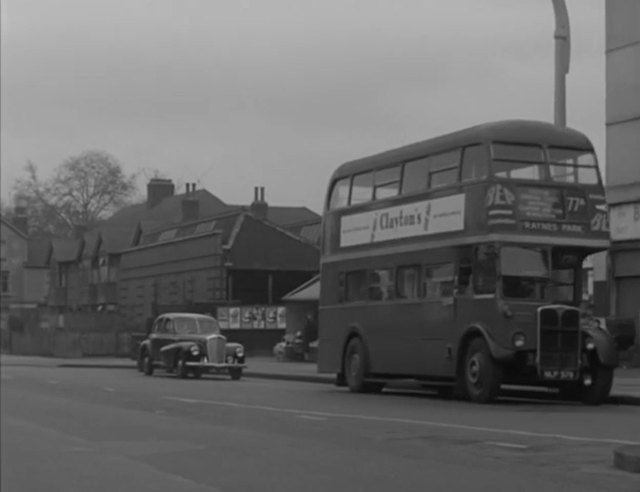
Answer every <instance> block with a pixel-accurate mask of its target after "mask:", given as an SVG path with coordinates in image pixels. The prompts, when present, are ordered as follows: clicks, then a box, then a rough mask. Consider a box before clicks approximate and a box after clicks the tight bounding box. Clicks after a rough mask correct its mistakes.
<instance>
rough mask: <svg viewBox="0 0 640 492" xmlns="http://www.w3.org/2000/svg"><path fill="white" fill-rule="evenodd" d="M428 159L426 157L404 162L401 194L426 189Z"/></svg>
mask: <svg viewBox="0 0 640 492" xmlns="http://www.w3.org/2000/svg"><path fill="white" fill-rule="evenodd" d="M428 178H429V161H428V159H427V158H426V157H423V158H422V159H418V160H415V161H409V162H406V163H405V164H404V173H403V175H402V194H403V195H406V194H409V193H415V192H418V191H424V190H426V189H427V184H428Z"/></svg>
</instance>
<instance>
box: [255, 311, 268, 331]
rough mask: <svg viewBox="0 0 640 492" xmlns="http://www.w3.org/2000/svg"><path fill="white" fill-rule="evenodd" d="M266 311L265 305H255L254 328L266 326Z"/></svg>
mask: <svg viewBox="0 0 640 492" xmlns="http://www.w3.org/2000/svg"><path fill="white" fill-rule="evenodd" d="M265 311H266V309H265V307H264V306H254V307H253V328H264V327H265Z"/></svg>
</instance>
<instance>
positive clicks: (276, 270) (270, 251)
mask: <svg viewBox="0 0 640 492" xmlns="http://www.w3.org/2000/svg"><path fill="white" fill-rule="evenodd" d="M314 224H315V225H316V226H319V216H318V215H317V214H315V213H314V212H312V211H311V210H309V209H307V208H306V207H270V206H269V205H268V204H267V202H266V201H265V200H264V188H262V189H259V188H255V189H254V201H253V202H252V203H251V204H250V205H248V206H239V205H227V204H225V203H224V202H222V201H221V200H220V199H218V198H217V197H216V196H215V195H213V194H211V193H210V192H208V191H207V190H196V187H195V185H194V184H191V183H189V184H187V186H186V191H185V193H183V194H179V195H176V194H175V187H174V185H173V182H172V181H171V180H165V179H152V180H151V181H150V182H149V184H148V186H147V199H146V201H145V202H144V203H140V204H135V205H131V206H129V207H125V208H123V209H122V210H120V211H118V212H117V213H115V214H114V215H113V216H112V217H110V218H109V219H107V220H105V221H103V222H101V223H100V224H99V225H98V226H97V227H95V228H94V229H92V230H90V231H83V230H82V228H78V230H77V231H76V234H75V237H73V238H65V239H60V238H56V239H54V240H52V241H51V242H50V250H49V256H48V258H49V262H48V265H49V267H50V272H51V292H50V295H49V305H50V306H51V307H52V308H53V309H54V311H56V312H58V313H65V312H74V313H75V312H103V311H104V312H112V313H117V314H118V315H119V316H120V318H121V324H122V326H121V327H120V328H121V329H125V330H128V331H141V330H143V329H144V327H145V325H146V323H148V322H149V319H150V318H152V317H154V316H156V315H157V314H159V313H161V312H167V311H169V310H171V311H176V310H189V311H195V312H210V313H212V314H214V313H218V309H219V308H222V307H224V308H227V311H226V312H224V309H222V310H220V313H219V314H220V315H222V316H223V317H225V316H227V317H229V316H230V314H229V313H231V314H233V315H234V316H235V314H234V313H236V312H237V313H240V312H241V311H242V310H245V311H246V313H245V312H244V311H242V313H243V315H242V319H243V320H247V319H252V320H253V319H254V318H256V316H255V315H253V314H251V315H250V314H247V313H248V312H249V311H248V310H249V307H251V309H253V310H256V309H258V307H257V306H260V309H262V310H263V315H262V318H263V324H265V325H266V314H265V313H266V310H267V307H269V313H270V316H269V319H270V320H273V319H274V315H273V313H272V311H273V310H274V309H276V311H277V308H278V306H277V303H278V301H279V299H280V298H281V297H282V296H283V295H284V294H286V293H287V292H289V291H290V290H291V289H293V288H294V287H296V286H297V285H299V284H301V283H302V282H304V281H306V280H308V279H309V278H310V277H311V276H313V275H314V274H316V273H317V272H318V269H319V250H318V247H317V243H316V242H315V241H314V240H309V239H307V238H305V237H303V236H301V235H300V234H298V232H300V231H301V230H302V229H303V228H304V227H306V226H308V225H311V226H312V227H313V225H314ZM236 317H240V315H239V314H238V316H236ZM94 318H95V317H94ZM234 319H235V318H234ZM278 319H280V320H281V323H280V325H283V324H284V319H285V318H284V311H282V313H281V316H280V318H278ZM247 323H248V322H247ZM251 323H253V324H256V325H257V324H259V321H257V320H256V321H255V322H254V321H252V322H251ZM270 323H271V322H270ZM230 324H231V323H228V325H229V326H230ZM245 324H246V323H245ZM271 325H273V326H271V328H273V329H276V328H277V326H276V325H277V323H271ZM278 329H281V330H282V329H283V326H280V328H278ZM248 333H249V332H247V334H248ZM256 336H257V335H254V337H253V338H252V340H249V342H248V343H249V345H251V343H254V342H255V340H256V338H255V337H256ZM262 336H263V338H264V336H267V338H268V343H271V338H269V337H271V335H268V334H267V332H266V331H265V332H264V333H263V335H262ZM263 338H261V336H258V338H257V340H258V342H256V343H258V345H261V344H264V343H267V342H264V341H261V340H263ZM267 338H265V340H266V339H267ZM274 343H275V342H274ZM270 348H271V347H270V346H269V350H270Z"/></svg>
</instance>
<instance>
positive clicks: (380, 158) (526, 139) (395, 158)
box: [331, 120, 593, 182]
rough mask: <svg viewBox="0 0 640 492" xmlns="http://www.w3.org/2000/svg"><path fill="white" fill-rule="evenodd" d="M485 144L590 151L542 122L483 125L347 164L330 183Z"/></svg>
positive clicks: (580, 137)
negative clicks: (434, 154)
mask: <svg viewBox="0 0 640 492" xmlns="http://www.w3.org/2000/svg"><path fill="white" fill-rule="evenodd" d="M487 141H502V142H514V143H523V144H527V143H529V144H536V143H537V144H545V145H557V146H563V147H569V148H575V149H584V150H592V149H593V146H592V144H591V142H590V141H589V138H588V137H587V136H586V135H585V134H583V133H581V132H579V131H577V130H573V129H570V128H565V127H560V126H556V125H554V124H552V123H548V122H545V121H534V120H502V121H494V122H490V123H483V124H480V125H476V126H472V127H469V128H465V129H464V130H459V131H457V132H453V133H447V134H445V135H442V136H439V137H435V138H431V139H428V140H423V141H422V142H418V143H414V144H410V145H405V146H403V147H398V148H396V149H392V150H388V151H386V152H382V153H379V154H374V155H371V156H368V157H363V158H360V159H356V160H353V161H349V162H346V163H344V164H342V165H341V166H340V167H338V169H336V170H335V172H334V173H333V176H332V178H331V181H332V182H333V180H334V179H337V178H341V177H344V176H351V175H352V174H356V173H359V172H362V171H367V170H370V169H375V168H376V167H382V166H385V165H388V164H392V163H400V162H402V161H406V160H410V159H416V158H419V157H422V156H425V155H428V154H433V153H438V152H443V151H446V150H449V149H453V148H456V147H460V146H463V145H469V144H474V143H481V142H487Z"/></svg>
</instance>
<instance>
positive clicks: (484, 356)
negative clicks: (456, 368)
mask: <svg viewBox="0 0 640 492" xmlns="http://www.w3.org/2000/svg"><path fill="white" fill-rule="evenodd" d="M463 376H464V386H465V390H466V393H467V395H468V396H469V398H470V399H471V400H472V401H474V402H476V403H490V402H492V401H493V400H495V399H496V397H497V396H498V393H499V391H500V383H501V380H502V368H501V367H500V365H499V364H498V363H497V362H496V361H495V360H494V359H493V357H492V356H491V351H490V350H489V346H488V345H487V342H485V341H484V339H482V338H475V339H473V340H472V341H471V343H470V344H469V348H468V349H467V353H466V357H465V361H464V373H463Z"/></svg>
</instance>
